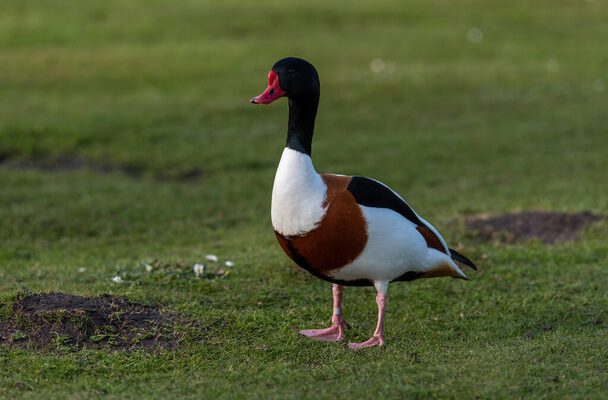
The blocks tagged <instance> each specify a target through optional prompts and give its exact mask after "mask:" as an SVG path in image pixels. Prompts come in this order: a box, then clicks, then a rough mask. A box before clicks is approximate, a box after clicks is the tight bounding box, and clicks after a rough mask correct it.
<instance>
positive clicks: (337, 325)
mask: <svg viewBox="0 0 608 400" xmlns="http://www.w3.org/2000/svg"><path fill="white" fill-rule="evenodd" d="M331 289H332V292H333V295H334V313H333V315H332V316H331V326H330V327H329V328H325V329H306V330H303V331H300V334H302V335H304V336H306V337H308V338H311V339H315V340H323V341H325V342H339V341H341V340H344V336H345V335H344V331H345V330H346V327H347V326H348V324H347V323H346V321H344V317H343V316H342V289H343V288H342V286H340V285H336V284H333V285H332V288H331Z"/></svg>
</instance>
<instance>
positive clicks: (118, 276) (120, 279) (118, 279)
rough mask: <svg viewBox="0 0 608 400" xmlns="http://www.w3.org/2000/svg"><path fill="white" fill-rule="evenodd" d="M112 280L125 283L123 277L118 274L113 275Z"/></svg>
mask: <svg viewBox="0 0 608 400" xmlns="http://www.w3.org/2000/svg"><path fill="white" fill-rule="evenodd" d="M112 282H114V283H123V282H124V281H123V280H122V277H121V276H120V275H116V276H113V277H112Z"/></svg>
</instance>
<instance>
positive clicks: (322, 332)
mask: <svg viewBox="0 0 608 400" xmlns="http://www.w3.org/2000/svg"><path fill="white" fill-rule="evenodd" d="M331 322H332V325H331V326H330V327H329V328H325V329H305V330H302V331H300V334H301V335H304V336H306V337H307V338H310V339H314V340H322V341H324V342H339V341H341V340H344V338H345V334H344V331H345V330H346V327H347V326H348V324H347V323H346V322H345V321H344V318H342V316H341V315H334V316H333V317H332V318H331Z"/></svg>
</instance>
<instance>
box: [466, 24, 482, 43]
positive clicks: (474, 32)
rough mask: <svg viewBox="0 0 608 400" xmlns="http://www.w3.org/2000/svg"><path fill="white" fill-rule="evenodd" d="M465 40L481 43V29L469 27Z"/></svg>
mask: <svg viewBox="0 0 608 400" xmlns="http://www.w3.org/2000/svg"><path fill="white" fill-rule="evenodd" d="M467 40H468V41H469V42H470V43H481V42H482V41H483V31H482V30H481V29H479V28H477V27H473V28H471V29H469V31H468V32H467Z"/></svg>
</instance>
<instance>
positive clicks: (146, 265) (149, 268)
mask: <svg viewBox="0 0 608 400" xmlns="http://www.w3.org/2000/svg"><path fill="white" fill-rule="evenodd" d="M144 266H145V267H146V271H147V272H152V270H153V269H154V267H152V266H151V265H150V264H148V263H145V264H144Z"/></svg>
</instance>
